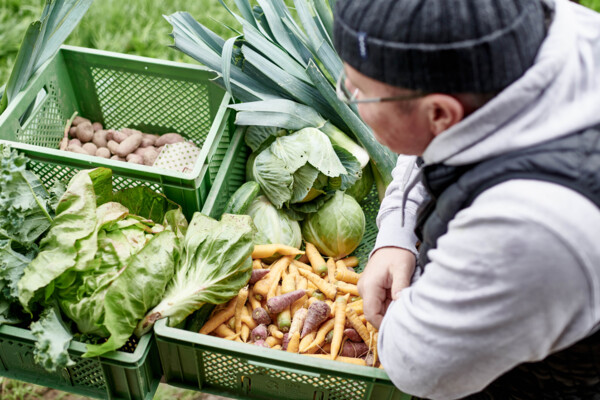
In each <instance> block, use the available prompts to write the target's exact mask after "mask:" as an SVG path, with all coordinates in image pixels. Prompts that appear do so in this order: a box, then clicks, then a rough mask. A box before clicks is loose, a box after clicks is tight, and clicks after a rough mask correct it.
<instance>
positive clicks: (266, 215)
mask: <svg viewBox="0 0 600 400" xmlns="http://www.w3.org/2000/svg"><path fill="white" fill-rule="evenodd" d="M247 213H248V215H249V216H250V217H252V220H253V221H254V225H255V226H256V229H257V230H258V232H257V233H256V237H255V239H254V242H255V244H269V243H273V244H276V243H281V244H286V245H288V246H292V247H296V248H300V245H301V244H302V232H301V231H300V224H299V223H298V222H297V221H294V220H293V219H291V218H290V217H289V216H288V215H287V214H286V213H285V212H284V211H283V210H278V209H277V208H275V207H274V206H273V205H272V204H271V203H270V202H269V200H268V199H267V198H266V197H265V196H259V197H257V198H256V199H255V200H254V201H253V202H252V204H250V207H249V208H248V210H247Z"/></svg>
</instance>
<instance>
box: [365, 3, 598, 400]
mask: <svg viewBox="0 0 600 400" xmlns="http://www.w3.org/2000/svg"><path fill="white" fill-rule="evenodd" d="M546 3H547V4H548V6H549V7H550V8H551V9H552V10H553V11H554V12H553V15H552V22H551V24H550V27H549V31H548V36H547V38H546V40H545V41H544V43H543V44H542V47H541V48H540V51H539V53H538V56H537V58H536V61H535V63H534V65H533V66H532V67H531V68H530V69H529V70H528V71H527V72H526V73H525V75H524V76H523V77H521V78H520V79H519V80H517V81H516V82H514V83H513V84H511V85H510V86H509V87H507V88H506V89H504V90H503V91H502V92H501V93H500V94H499V95H497V96H496V97H495V98H493V99H492V100H491V101H490V102H488V103H487V104H486V105H485V106H484V107H482V108H480V109H478V110H477V111H476V112H474V113H473V114H471V115H470V116H468V117H467V118H466V119H464V120H463V121H461V122H460V123H458V124H457V125H455V126H453V127H452V128H450V129H448V130H447V131H445V132H443V133H442V134H441V135H439V136H438V137H436V138H435V139H434V140H433V141H432V143H431V144H430V145H429V146H428V147H427V149H426V151H425V153H424V154H423V159H424V161H425V164H434V163H445V164H447V165H454V166H456V165H464V164H471V163H475V162H478V161H482V160H486V159H488V158H490V157H492V156H498V155H501V154H504V153H507V152H511V151H514V150H517V149H521V148H524V147H528V146H532V145H536V144H539V143H541V142H545V141H548V140H550V139H555V138H559V137H562V136H565V135H568V134H571V133H574V132H578V131H580V130H583V129H585V128H587V127H591V126H594V125H597V124H600V15H599V14H597V13H595V12H593V11H591V10H588V9H586V8H584V7H582V6H579V5H576V4H573V3H570V2H568V1H567V0H555V1H553V0H546ZM414 160H415V158H414V157H407V156H400V157H399V159H398V165H397V167H396V169H395V170H394V181H393V182H392V184H391V185H390V187H389V188H388V191H387V194H386V198H385V199H384V201H383V202H382V206H381V210H380V213H379V216H378V218H377V222H378V226H379V229H380V231H379V235H378V238H377V243H376V248H375V249H378V248H381V247H385V246H394V247H402V248H406V249H409V250H411V251H413V252H415V253H416V248H415V242H416V236H415V235H414V233H413V228H414V226H415V219H416V210H417V207H418V205H419V204H420V203H421V202H422V201H423V199H424V197H425V196H426V193H425V191H424V189H423V187H422V186H421V185H420V184H418V183H417V184H415V183H416V182H418V179H419V174H418V169H417V168H416V167H415V163H414ZM532 249H534V250H537V251H531V250H532ZM429 257H430V259H431V262H430V263H429V264H428V265H427V266H426V269H425V271H426V272H424V273H423V274H422V275H420V271H416V273H415V277H414V279H413V284H412V285H411V286H410V287H409V288H406V289H404V290H403V291H402V292H401V296H400V298H399V300H397V301H395V302H393V303H392V304H391V305H390V307H389V308H388V310H387V313H386V315H385V317H384V319H383V322H382V325H381V329H380V339H379V342H378V346H379V347H378V350H379V355H380V358H381V362H382V364H383V366H384V368H385V370H386V372H387V373H388V375H389V376H390V378H391V379H392V381H393V382H394V384H395V385H396V386H397V387H399V388H400V389H401V390H403V391H405V392H407V393H410V394H413V395H416V396H420V397H426V398H431V399H456V398H460V397H464V396H466V395H469V394H471V393H475V392H478V391H481V390H482V389H484V388H485V387H486V386H487V385H488V384H490V383H491V382H492V381H494V380H495V379H496V378H498V377H499V376H501V375H502V374H504V373H505V372H507V371H509V370H511V369H512V368H514V367H515V366H517V365H519V364H521V363H524V362H532V361H539V360H542V359H544V358H545V357H546V356H548V355H549V354H551V353H554V352H556V351H559V350H561V349H564V348H567V347H569V346H570V345H572V344H574V343H576V342H578V341H579V340H581V339H582V338H584V337H586V336H588V335H590V334H592V333H594V332H595V331H597V330H598V328H599V327H600V325H599V324H600V210H598V208H597V207H596V206H595V205H594V204H593V203H592V202H591V201H590V200H589V199H587V198H586V197H584V196H583V195H581V194H579V193H577V192H575V191H573V190H571V189H568V188H566V187H563V186H560V185H557V184H554V183H549V182H542V181H534V180H511V181H507V182H504V183H501V184H499V185H496V186H494V187H492V188H490V189H488V190H487V191H485V192H484V193H482V194H481V195H479V196H478V197H477V199H476V200H475V201H474V202H473V204H472V205H471V206H470V207H468V208H466V209H464V210H462V211H460V212H459V213H458V214H457V215H456V217H455V218H454V220H452V221H451V222H450V224H449V226H448V231H447V233H446V234H445V235H443V236H441V237H440V238H439V240H438V243H437V248H436V249H434V250H432V251H430V252H429ZM419 275H420V276H419Z"/></svg>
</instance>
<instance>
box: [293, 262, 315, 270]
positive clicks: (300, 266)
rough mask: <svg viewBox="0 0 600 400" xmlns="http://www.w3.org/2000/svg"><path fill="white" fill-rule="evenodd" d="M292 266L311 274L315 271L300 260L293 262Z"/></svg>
mask: <svg viewBox="0 0 600 400" xmlns="http://www.w3.org/2000/svg"><path fill="white" fill-rule="evenodd" d="M292 264H293V265H295V266H296V268H302V269H305V270H307V271H310V272H312V270H313V269H312V267H311V266H310V265H308V264H305V263H303V262H300V261H298V260H292Z"/></svg>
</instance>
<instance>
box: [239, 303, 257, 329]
mask: <svg viewBox="0 0 600 400" xmlns="http://www.w3.org/2000/svg"><path fill="white" fill-rule="evenodd" d="M247 306H248V307H249V306H250V305H249V304H248V305H247ZM248 307H244V308H243V309H242V322H243V323H244V324H246V325H248V328H250V329H254V328H256V327H257V324H256V321H254V319H253V318H252V312H251V311H250V310H249V309H248Z"/></svg>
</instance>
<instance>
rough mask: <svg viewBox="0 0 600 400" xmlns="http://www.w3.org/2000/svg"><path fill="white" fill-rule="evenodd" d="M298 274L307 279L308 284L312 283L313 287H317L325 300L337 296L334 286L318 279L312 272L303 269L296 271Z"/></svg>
mask: <svg viewBox="0 0 600 400" xmlns="http://www.w3.org/2000/svg"><path fill="white" fill-rule="evenodd" d="M298 272H299V273H300V275H302V276H304V277H305V278H307V279H308V280H309V281H310V282H312V283H314V284H315V286H317V287H318V288H319V290H320V291H321V292H323V294H324V295H325V296H327V298H329V299H331V300H333V299H335V295H336V294H337V288H336V287H335V285H333V284H331V283H329V282H327V281H325V280H324V279H322V278H320V277H319V276H318V275H317V274H314V273H312V272H308V271H305V270H303V269H298Z"/></svg>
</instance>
